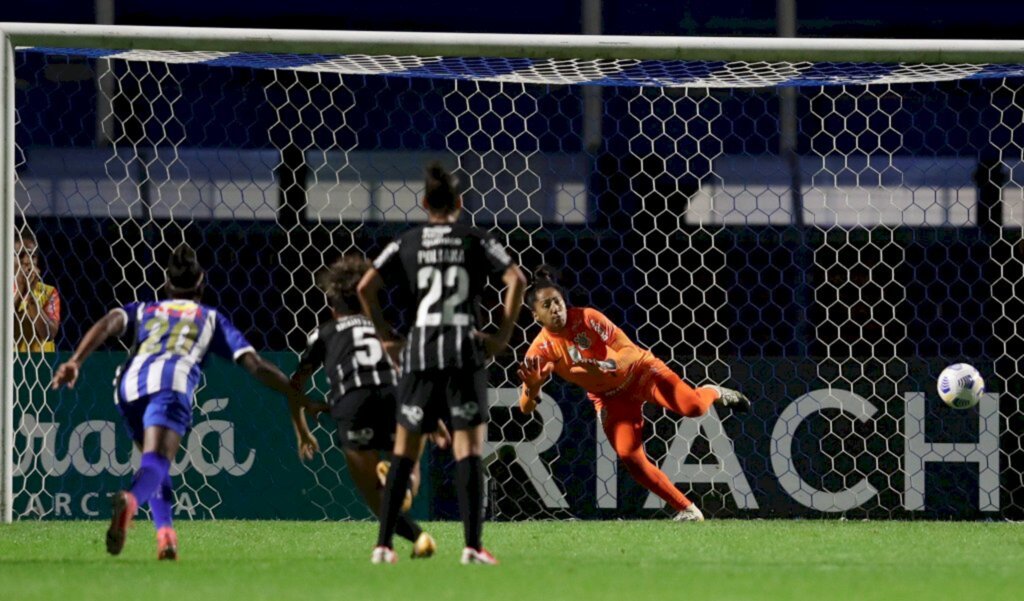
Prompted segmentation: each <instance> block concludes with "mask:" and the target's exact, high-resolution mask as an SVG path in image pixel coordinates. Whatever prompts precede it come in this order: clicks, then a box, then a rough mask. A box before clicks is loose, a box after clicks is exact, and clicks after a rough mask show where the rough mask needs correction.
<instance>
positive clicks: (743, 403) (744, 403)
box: [705, 385, 750, 413]
mask: <svg viewBox="0 0 1024 601" xmlns="http://www.w3.org/2000/svg"><path fill="white" fill-rule="evenodd" d="M705 388H712V389H714V390H717V391H718V398H717V399H715V403H716V404H718V405H721V406H722V407H728V408H729V409H732V410H733V411H738V412H740V413H745V412H747V411H750V399H748V398H747V395H745V394H743V393H742V392H740V391H739V390H733V389H732V388H726V387H725V386H715V385H708V386H706V387H705Z"/></svg>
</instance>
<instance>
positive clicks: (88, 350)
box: [50, 309, 128, 389]
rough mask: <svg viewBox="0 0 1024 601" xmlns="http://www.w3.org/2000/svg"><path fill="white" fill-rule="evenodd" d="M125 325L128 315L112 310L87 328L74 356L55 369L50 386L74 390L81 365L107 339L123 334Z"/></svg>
mask: <svg viewBox="0 0 1024 601" xmlns="http://www.w3.org/2000/svg"><path fill="white" fill-rule="evenodd" d="M127 323H128V315H127V313H125V311H124V310H123V309H113V310H112V311H110V312H109V313H107V314H106V315H104V316H103V317H102V318H101V319H100V320H99V321H97V322H96V323H94V324H93V325H92V327H91V328H89V331H88V332H86V333H85V336H84V337H83V338H82V341H81V342H79V343H78V348H77V349H75V354H73V355H71V358H70V359H68V360H67V361H65V362H64V363H63V364H61V366H60V367H58V368H57V373H56V374H54V376H53V382H51V384H50V386H51V387H53V388H54V389H57V388H60V387H61V386H63V385H65V384H67V386H68V388H74V387H75V382H77V381H78V371H79V370H80V369H81V367H82V363H83V362H85V360H86V359H87V358H88V357H89V355H91V354H92V353H93V351H95V350H96V349H97V348H99V347H100V345H102V344H103V343H104V342H106V341H107V338H110V337H111V336H120V335H121V334H123V333H124V330H125V326H126V325H127Z"/></svg>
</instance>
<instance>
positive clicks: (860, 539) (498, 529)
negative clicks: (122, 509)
mask: <svg viewBox="0 0 1024 601" xmlns="http://www.w3.org/2000/svg"><path fill="white" fill-rule="evenodd" d="M425 526H426V528H427V530H428V531H430V532H432V533H433V534H434V535H435V537H436V538H437V540H438V544H439V552H438V555H436V556H434V557H433V558H432V559H428V560H420V561H412V560H410V559H409V558H408V552H409V544H408V543H407V542H405V541H401V540H398V541H396V545H397V550H398V551H399V552H400V555H401V559H400V561H399V562H398V564H397V565H393V566H374V565H371V564H370V562H369V556H370V549H371V547H372V546H373V542H374V539H375V533H376V525H375V524H372V523H364V522H356V523H353V522H341V523H336V522H330V523H325V522H236V521H219V522H179V523H178V524H177V527H178V532H179V536H180V538H181V541H180V542H181V559H180V561H178V562H177V563H176V564H172V563H161V562H157V561H156V559H155V542H154V535H153V528H152V526H151V525H150V524H147V523H145V522H140V523H137V524H136V526H135V527H134V528H133V529H132V531H131V533H130V535H129V538H128V544H127V546H126V548H125V551H124V553H123V554H122V555H121V556H119V557H108V556H107V554H106V552H105V551H104V547H103V534H104V531H105V529H106V523H103V522H42V523H40V522H20V523H15V524H12V525H0V598H2V599H4V600H6V601H15V600H18V601H20V600H22V599H47V600H51V601H52V600H56V601H63V600H65V599H67V600H71V599H74V600H76V601H77V600H87V599H103V600H106V601H109V600H111V599H137V600H139V601H150V600H157V599H173V600H175V601H183V600H184V601H188V600H191V599H218V600H233V599H240V600H245V601H252V600H255V599H303V600H306V601H311V600H321V599H359V600H369V599H386V600H398V599H424V600H430V601H433V600H447V599H473V600H474V601H479V600H482V599H487V600H488V601H490V600H501V599H510V600H511V599H514V600H516V601H523V600H527V599H529V600H532V599H551V600H554V599H581V600H587V601H592V600H596V599H615V600H617V601H632V600H655V599H659V600H660V599H684V600H695V601H697V600H699V601H709V600H712V599H787V600H791V599H793V600H802V599H807V600H812V599H813V600H815V601H819V600H821V599H856V600H859V601H866V600H869V599H901V600H907V599H922V600H928V601H934V600H935V599H985V600H992V599H1021V598H1024V525H1020V524H1012V523H977V522H884V521H879V522H839V521H790V520H774V521H742V520H723V521H708V522H705V523H703V524H680V523H674V522H671V521H667V520H664V521H622V522H582V521H580V522H526V523H496V524H487V527H486V530H485V540H486V543H487V546H488V548H489V549H490V550H491V551H492V552H493V553H494V554H495V555H496V556H497V557H498V559H499V560H501V562H502V565H500V566H497V567H490V566H462V565H459V564H458V556H459V552H460V551H461V525H460V524H458V523H451V522H448V523H429V524H425Z"/></svg>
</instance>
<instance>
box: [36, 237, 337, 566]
mask: <svg viewBox="0 0 1024 601" xmlns="http://www.w3.org/2000/svg"><path fill="white" fill-rule="evenodd" d="M204 278H205V274H204V273H203V270H202V268H201V267H200V266H199V262H198V261H197V260H196V254H195V251H194V250H192V249H191V248H190V247H188V246H187V245H182V246H179V247H178V248H177V249H175V251H174V252H173V253H172V255H171V258H170V261H169V262H168V265H167V283H166V290H167V296H168V298H167V299H165V300H160V301H153V302H135V303H129V304H127V305H125V306H124V307H120V308H116V309H113V310H111V311H110V312H109V313H107V315H106V316H105V317H103V318H102V319H100V320H99V321H98V322H96V324H94V325H93V326H92V328H90V329H89V331H88V332H86V334H85V337H84V338H83V339H82V342H81V343H79V345H78V349H77V350H76V351H75V354H74V355H72V356H71V358H70V359H69V360H68V361H67V362H66V363H64V364H62V365H61V366H60V367H59V368H58V369H57V373H56V375H54V378H53V387H54V388H59V387H60V386H62V385H65V384H66V385H67V386H68V387H69V388H74V386H75V382H76V381H77V380H78V375H79V371H80V369H81V365H82V363H83V362H84V361H85V359H86V358H87V357H88V356H89V355H90V354H91V353H92V352H93V351H94V350H96V349H97V348H98V347H99V346H100V345H101V344H103V343H104V342H105V341H106V340H107V338H109V337H111V336H121V335H124V334H125V333H126V332H128V331H129V330H130V331H132V332H133V334H132V336H133V346H132V350H131V353H130V354H129V359H128V362H127V363H126V364H125V365H124V366H122V368H121V369H119V370H118V375H117V395H116V396H117V407H118V410H119V411H120V412H121V416H122V418H123V419H124V424H125V426H126V428H127V430H128V433H129V434H130V435H131V437H132V440H133V441H134V442H135V444H136V446H138V447H139V449H140V450H141V451H142V462H141V465H140V466H139V469H138V471H137V472H135V478H134V481H133V483H132V487H131V489H130V490H126V491H120V492H118V493H116V494H115V495H113V496H112V497H111V503H112V507H113V516H112V518H111V522H110V528H109V529H108V530H107V551H108V552H109V553H110V554H112V555H117V554H118V553H120V552H121V550H122V549H123V548H124V541H125V533H126V531H127V528H128V526H129V524H130V523H131V521H132V518H133V517H134V516H135V512H136V511H137V510H138V507H139V506H140V505H144V504H146V503H147V502H148V503H149V507H150V509H151V510H152V513H153V521H154V523H155V525H156V528H157V557H158V558H159V559H177V555H178V541H177V534H176V533H175V531H174V528H173V527H172V523H171V510H172V508H171V503H172V500H173V498H174V496H173V494H174V493H173V490H172V486H171V478H170V474H169V470H170V466H171V462H172V461H173V460H174V456H175V455H176V454H177V452H178V448H179V447H180V446H181V439H182V437H183V436H184V435H185V433H186V432H187V431H188V429H189V428H190V427H191V425H192V399H193V396H194V394H195V389H196V386H197V385H198V383H199V378H200V375H201V373H200V372H201V368H202V366H203V362H204V360H205V358H206V356H207V354H208V353H209V352H210V351H212V352H214V353H215V354H218V355H220V356H222V357H225V358H227V359H232V360H234V361H236V362H237V363H239V364H240V365H242V367H244V368H245V369H246V370H247V371H248V372H249V373H250V374H252V375H253V376H254V377H256V379H258V380H259V381H260V382H262V383H263V384H264V385H266V386H268V387H270V388H272V389H274V390H276V391H278V392H280V393H282V394H284V395H285V396H286V397H287V398H288V404H289V409H290V413H291V417H292V423H293V424H294V426H295V429H296V430H295V431H296V435H297V437H298V440H299V452H300V454H301V455H302V456H303V457H307V458H308V457H312V455H313V453H314V452H315V451H316V450H318V449H317V443H316V439H315V438H314V437H313V435H312V434H311V433H310V431H309V428H308V426H307V425H306V422H305V420H304V419H303V418H302V408H303V407H308V408H310V410H311V411H319V410H320V409H321V407H319V406H315V405H313V404H312V403H310V401H309V399H307V398H306V397H305V395H304V394H302V393H301V392H300V391H298V390H296V389H295V388H294V387H292V386H291V385H290V383H289V382H288V379H287V378H286V377H285V376H284V374H283V373H281V370H279V369H278V368H277V367H276V366H274V365H273V364H271V363H269V362H267V361H266V360H264V359H263V358H261V357H260V356H259V355H258V354H257V353H256V351H255V350H254V349H253V347H252V345H250V344H249V343H248V342H247V341H246V340H245V337H244V336H243V335H242V334H241V333H240V332H239V331H238V330H237V329H235V327H234V326H233V325H231V322H230V321H228V319H227V318H226V317H225V316H224V315H222V314H221V313H219V312H218V311H217V310H216V309H214V308H212V307H209V306H207V305H203V304H200V303H199V299H200V298H201V297H202V292H203V281H204Z"/></svg>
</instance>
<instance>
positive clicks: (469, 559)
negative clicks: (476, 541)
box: [462, 547, 498, 566]
mask: <svg viewBox="0 0 1024 601" xmlns="http://www.w3.org/2000/svg"><path fill="white" fill-rule="evenodd" d="M471 563H479V564H483V565H488V566H496V565H498V560H497V559H495V558H494V556H493V555H491V554H490V553H489V552H488V551H487V549H484V548H481V549H480V550H479V551H477V550H476V549H474V548H472V547H466V548H465V549H463V550H462V565H469V564H471Z"/></svg>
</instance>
